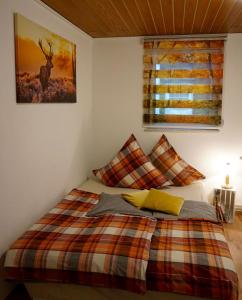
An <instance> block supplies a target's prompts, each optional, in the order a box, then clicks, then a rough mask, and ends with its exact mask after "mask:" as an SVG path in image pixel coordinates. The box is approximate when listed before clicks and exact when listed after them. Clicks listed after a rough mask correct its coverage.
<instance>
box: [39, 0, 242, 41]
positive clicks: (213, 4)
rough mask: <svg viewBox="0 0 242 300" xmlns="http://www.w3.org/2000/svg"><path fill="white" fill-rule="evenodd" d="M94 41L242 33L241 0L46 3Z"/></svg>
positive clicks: (75, 0)
mask: <svg viewBox="0 0 242 300" xmlns="http://www.w3.org/2000/svg"><path fill="white" fill-rule="evenodd" d="M42 2H44V3H45V4H47V5H48V6H49V7H51V8H52V9H54V10H55V11H56V12H58V13H59V14H60V15H62V16H63V17H65V18H66V19H67V20H69V21H70V22H72V23H73V24H75V25H76V26H77V27H79V28H80V29H81V30H83V31H85V32H86V33H87V34H89V35H90V36H92V37H94V38H104V37H125V36H150V35H171V34H176V35H178V34H201V33H203V34H210V33H229V32H230V33H231V32H242V1H241V0H42Z"/></svg>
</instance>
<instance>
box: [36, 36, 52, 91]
mask: <svg viewBox="0 0 242 300" xmlns="http://www.w3.org/2000/svg"><path fill="white" fill-rule="evenodd" d="M46 41H47V44H48V45H49V53H47V51H46V50H45V49H44V47H43V45H42V40H39V46H40V49H41V50H42V52H43V54H44V56H45V59H46V65H45V66H41V67H40V71H39V80H40V83H41V86H42V90H43V92H44V91H45V90H46V89H47V87H48V83H49V79H50V73H51V69H52V68H53V67H54V66H53V64H52V58H53V50H52V43H51V41H49V40H46Z"/></svg>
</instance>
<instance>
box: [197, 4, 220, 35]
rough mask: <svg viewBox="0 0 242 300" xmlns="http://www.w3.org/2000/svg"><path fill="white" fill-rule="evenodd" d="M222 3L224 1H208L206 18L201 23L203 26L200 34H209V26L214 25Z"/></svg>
mask: <svg viewBox="0 0 242 300" xmlns="http://www.w3.org/2000/svg"><path fill="white" fill-rule="evenodd" d="M223 3H224V0H210V1H209V6H208V10H207V12H206V16H205V18H204V21H203V26H202V27H201V30H200V32H207V33H210V29H211V26H212V25H213V24H214V22H215V20H216V17H217V14H218V13H219V12H220V10H221V6H222V4H223Z"/></svg>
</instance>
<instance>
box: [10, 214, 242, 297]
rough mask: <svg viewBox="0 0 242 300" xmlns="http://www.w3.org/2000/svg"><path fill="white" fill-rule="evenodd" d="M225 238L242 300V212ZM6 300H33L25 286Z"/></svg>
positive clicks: (225, 227) (17, 287)
mask: <svg viewBox="0 0 242 300" xmlns="http://www.w3.org/2000/svg"><path fill="white" fill-rule="evenodd" d="M224 229H225V236H226V239H227V241H228V243H229V248H230V251H231V254H232V257H233V259H234V263H235V267H236V269H237V272H238V276H239V281H240V297H239V300H242V212H240V213H237V214H236V216H235V221H234V223H233V224H226V225H225V226H224ZM5 300H31V298H30V296H29V295H28V292H27V291H26V289H25V287H24V286H23V285H20V284H19V285H17V286H16V288H15V289H14V291H12V293H11V294H10V295H9V296H8V297H7V298H6V299H5Z"/></svg>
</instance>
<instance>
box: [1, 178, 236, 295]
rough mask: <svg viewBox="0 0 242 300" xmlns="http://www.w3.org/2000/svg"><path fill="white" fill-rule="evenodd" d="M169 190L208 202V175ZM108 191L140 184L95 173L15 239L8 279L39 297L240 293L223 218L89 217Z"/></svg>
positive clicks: (8, 259) (7, 263) (8, 262)
mask: <svg viewBox="0 0 242 300" xmlns="http://www.w3.org/2000/svg"><path fill="white" fill-rule="evenodd" d="M168 191H169V192H170V193H172V194H176V195H181V196H183V197H184V199H185V200H187V201H189V200H195V201H198V202H197V203H201V202H202V201H204V197H203V187H202V183H201V182H197V183H194V184H192V185H190V186H186V187H179V188H176V187H171V188H168ZM102 192H105V193H108V194H120V193H124V192H134V190H129V189H121V188H111V187H106V186H104V185H103V184H101V183H100V182H98V181H96V180H93V179H89V180H87V181H86V182H85V183H83V184H82V185H81V186H80V187H78V188H77V189H74V190H72V191H71V192H70V193H69V194H68V195H67V196H66V197H65V198H64V199H63V200H62V201H61V202H59V203H58V204H57V205H56V206H55V207H54V208H53V209H52V210H51V211H50V212H49V213H47V214H46V215H45V216H44V217H43V218H41V219H40V220H39V221H38V222H37V223H36V224H34V225H33V226H32V227H31V228H30V229H29V230H28V231H27V232H26V233H25V234H24V235H23V236H22V237H20V238H19V239H18V240H17V241H16V242H15V243H14V244H13V245H12V247H11V248H10V250H9V251H8V252H7V255H6V260H5V270H6V278H7V279H8V280H14V281H18V282H24V284H25V286H26V287H27V289H28V291H29V292H30V294H31V295H32V297H33V298H34V299H36V300H64V299H68V300H70V299H71V300H76V299H88V298H89V297H92V298H93V299H97V300H99V299H100V300H102V299H103V300H104V299H105V300H106V299H117V300H119V299H123V298H124V297H125V298H126V299H134V300H136V299H137V300H138V299H143V300H145V299H151V300H158V299H160V300H161V299H167V300H183V299H190V300H198V299H220V300H237V299H238V278H237V274H236V271H235V269H234V265H233V262H232V259H231V255H230V252H229V248H228V245H227V243H226V241H225V238H224V235H223V228H222V226H221V225H220V224H219V223H218V222H214V221H212V220H206V219H203V218H192V219H183V220H180V219H177V220H172V219H169V218H168V219H166V220H164V219H156V218H153V217H143V216H130V215H129V216H128V215H120V214H115V215H106V216H102V217H96V218H95V217H94V218H90V217H86V213H87V212H88V211H89V210H90V209H91V208H92V207H94V206H95V205H96V203H98V201H99V197H100V195H99V194H100V193H102ZM94 227H95V228H99V229H98V230H97V229H95V230H94V229H93V228H94ZM120 228H122V230H121V229H120ZM115 232H116V233H117V232H119V234H120V236H122V235H123V237H122V238H120V236H119V237H118V238H117V234H116V233H115ZM77 233H78V234H77ZM90 233H92V234H90ZM53 240H54V241H55V242H53ZM127 241H128V244H130V245H131V248H132V251H131V250H129V249H131V248H129V247H130V246H129V245H127ZM111 244H112V246H111ZM96 245H98V247H96ZM117 245H118V246H117ZM95 247H96V248H95ZM84 248H85V249H86V250H85V251H84V250H83V252H85V253H84V254H80V253H81V250H80V249H84ZM94 248H95V249H98V250H97V251H96V252H98V251H99V250H100V249H101V252H100V253H102V259H101V261H102V262H103V263H101V264H100V257H99V256H98V255H99V254H100V253H99V252H98V253H96V252H95V253H94V254H90V253H92V251H93V249H94ZM117 248H118V249H121V250H117ZM53 249H54V250H55V251H53ZM140 249H143V250H142V251H140ZM120 251H121V252H120ZM60 253H61V254H60ZM94 257H97V260H95V259H94ZM110 257H111V258H110ZM90 261H92V263H90ZM119 261H120V262H121V263H120V264H119ZM124 266H126V268H125V267H124ZM127 266H129V268H127ZM77 268H78V272H77ZM127 269H129V270H131V271H130V272H129V273H126V272H127Z"/></svg>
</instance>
